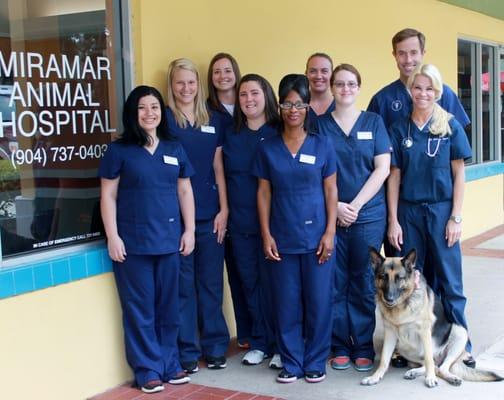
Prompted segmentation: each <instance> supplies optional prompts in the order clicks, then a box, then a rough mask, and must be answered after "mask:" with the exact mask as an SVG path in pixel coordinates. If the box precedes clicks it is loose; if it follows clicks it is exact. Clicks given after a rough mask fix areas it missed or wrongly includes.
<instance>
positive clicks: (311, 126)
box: [308, 98, 336, 133]
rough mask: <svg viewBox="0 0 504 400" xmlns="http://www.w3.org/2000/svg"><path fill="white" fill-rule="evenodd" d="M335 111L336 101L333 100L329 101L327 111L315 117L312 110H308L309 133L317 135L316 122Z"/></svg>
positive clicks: (315, 114)
mask: <svg viewBox="0 0 504 400" xmlns="http://www.w3.org/2000/svg"><path fill="white" fill-rule="evenodd" d="M335 109H336V101H335V100H334V98H333V100H332V101H331V104H329V107H328V108H327V110H325V111H324V113H322V114H320V115H317V113H316V112H315V111H313V108H311V107H310V108H309V109H308V121H309V122H308V123H309V129H308V130H309V131H310V132H313V133H318V129H319V125H318V120H319V119H320V118H322V117H324V116H326V115H331V113H332V112H333V111H334V110H335Z"/></svg>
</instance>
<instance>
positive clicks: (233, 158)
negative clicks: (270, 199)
mask: <svg viewBox="0 0 504 400" xmlns="http://www.w3.org/2000/svg"><path fill="white" fill-rule="evenodd" d="M278 122H279V116H278V105H277V102H276V98H275V94H274V92H273V89H272V88H271V86H270V84H269V83H268V81H266V79H264V78H263V77H262V76H259V75H256V74H248V75H245V76H244V77H243V78H242V79H241V81H240V83H239V86H238V93H237V99H236V113H235V125H234V127H231V128H228V130H226V133H225V139H224V145H223V148H222V149H223V150H222V151H223V154H224V166H225V174H226V185H227V189H228V202H229V223H228V237H229V241H228V242H227V245H229V246H230V247H231V248H230V249H229V250H230V251H231V253H232V254H233V255H234V260H233V261H234V262H235V268H236V272H237V277H238V282H239V288H240V290H241V291H243V294H244V297H245V299H246V306H247V308H246V309H245V311H246V312H247V313H248V315H250V318H251V322H252V323H251V330H250V336H249V343H250V349H251V350H250V351H249V352H247V354H245V356H244V357H243V360H242V362H243V364H245V365H257V364H260V363H262V361H263V360H264V359H265V358H266V357H268V356H270V355H271V353H272V352H273V351H274V350H275V349H274V348H273V347H274V329H273V316H272V313H271V312H270V311H271V310H270V304H271V300H270V298H271V293H270V292H271V290H270V287H269V277H268V275H267V274H266V263H265V259H264V256H261V254H262V241H261V237H260V231H259V219H258V216H257V179H256V178H255V176H253V175H252V171H251V169H252V161H253V160H254V157H255V155H256V153H257V148H258V146H259V143H260V142H261V141H263V140H265V139H268V138H270V137H272V136H275V135H277V134H278Z"/></svg>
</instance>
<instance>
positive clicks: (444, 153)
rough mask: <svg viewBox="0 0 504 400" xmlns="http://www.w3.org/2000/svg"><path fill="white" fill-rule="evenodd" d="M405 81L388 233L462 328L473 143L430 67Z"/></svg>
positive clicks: (394, 130) (394, 133)
mask: <svg viewBox="0 0 504 400" xmlns="http://www.w3.org/2000/svg"><path fill="white" fill-rule="evenodd" d="M407 86H408V90H409V91H410V93H411V99H412V101H413V111H412V113H411V116H410V117H408V118H407V119H404V120H401V121H398V122H396V123H395V124H393V125H392V127H391V128H390V137H391V139H392V145H393V147H394V153H393V158H392V170H391V172H390V177H389V179H388V186H387V188H388V212H389V217H388V218H389V228H388V237H389V240H390V243H391V244H392V245H393V246H394V247H395V248H396V249H397V250H399V251H401V252H402V254H403V255H404V254H405V252H407V251H409V250H411V249H413V248H415V249H416V251H417V259H416V268H418V269H419V270H420V271H424V272H427V274H425V275H426V277H427V279H428V282H427V283H429V285H430V286H431V287H432V288H433V290H434V292H435V293H436V294H437V295H439V296H440V298H441V301H442V303H443V307H444V311H445V314H446V318H447V319H448V320H449V321H450V322H454V323H456V324H459V325H462V326H464V327H465V328H466V329H467V321H466V319H465V315H464V308H465V304H466V297H465V296H464V292H463V284H462V255H461V251H460V241H459V240H460V235H461V232H462V217H461V214H462V203H463V200H464V184H465V183H464V182H465V171H464V160H467V159H469V158H470V157H471V148H470V146H469V142H468V140H467V136H466V134H465V132H464V129H463V128H462V126H461V125H460V123H459V122H458V121H457V120H456V119H455V118H454V117H453V115H452V114H449V113H448V112H446V111H445V110H444V109H443V108H441V106H439V105H438V104H437V100H439V98H441V95H442V92H443V82H442V79H441V74H440V73H439V70H438V69H437V68H436V67H435V66H434V65H431V64H423V65H419V66H417V68H416V69H415V70H414V71H413V73H412V74H411V75H410V77H409V79H408V83H407ZM425 260H430V263H429V264H426V263H425ZM429 278H430V279H429ZM432 279H434V281H435V282H433V280H432ZM466 350H467V352H468V354H467V355H466V359H465V360H464V361H465V362H468V363H471V361H474V360H473V359H472V356H471V355H470V351H471V344H470V342H468V343H467V345H466Z"/></svg>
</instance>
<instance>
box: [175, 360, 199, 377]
mask: <svg viewBox="0 0 504 400" xmlns="http://www.w3.org/2000/svg"><path fill="white" fill-rule="evenodd" d="M180 365H181V367H182V369H183V370H184V372H187V373H188V374H194V373H196V372H198V371H199V367H198V361H181V362H180Z"/></svg>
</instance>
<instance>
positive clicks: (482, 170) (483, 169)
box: [465, 162, 504, 182]
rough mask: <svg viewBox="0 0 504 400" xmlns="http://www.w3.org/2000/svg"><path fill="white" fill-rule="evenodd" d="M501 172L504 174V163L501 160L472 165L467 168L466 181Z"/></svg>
mask: <svg viewBox="0 0 504 400" xmlns="http://www.w3.org/2000/svg"><path fill="white" fill-rule="evenodd" d="M500 174H504V163H499V162H494V163H486V164H478V165H471V166H469V167H467V168H466V170H465V176H466V182H471V181H475V180H478V179H483V178H487V177H489V176H495V175H500Z"/></svg>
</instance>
